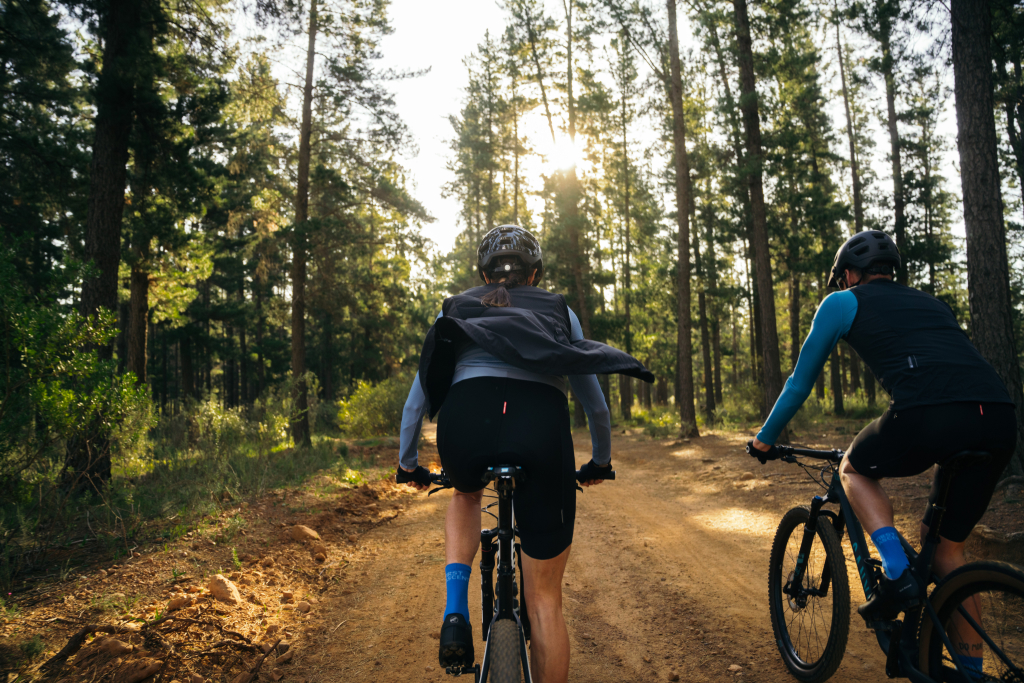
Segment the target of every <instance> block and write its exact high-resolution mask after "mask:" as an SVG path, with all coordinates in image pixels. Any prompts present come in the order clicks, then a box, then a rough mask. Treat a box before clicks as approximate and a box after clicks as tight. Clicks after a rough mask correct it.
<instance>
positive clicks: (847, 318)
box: [757, 290, 857, 445]
mask: <svg viewBox="0 0 1024 683" xmlns="http://www.w3.org/2000/svg"><path fill="white" fill-rule="evenodd" d="M856 317H857V297H856V296H854V294H853V292H851V291H849V290H846V291H843V292H834V293H832V294H829V295H828V296H827V297H825V300H824V301H822V302H821V305H819V306H818V310H817V312H816V313H815V314H814V322H813V323H811V331H810V333H809V334H808V335H807V339H806V341H804V345H803V346H802V347H801V348H800V358H798V359H797V362H796V367H795V368H794V369H793V374H792V375H790V376H789V379H788V380H786V386H785V387H784V388H783V389H782V393H781V394H779V399H778V400H777V401H776V402H775V407H773V408H772V412H771V414H770V415H769V416H768V419H767V420H766V421H765V423H764V426H763V427H761V431H760V432H758V434H757V439H758V441H761V442H762V443H766V444H769V445H770V444H774V443H775V440H776V439H778V438H779V434H781V433H782V430H783V429H784V428H785V427H786V424H788V423H789V421H790V420H791V419H793V416H794V415H796V411H797V410H799V409H800V406H802V405H803V403H804V401H806V400H807V397H808V396H809V395H810V394H811V389H812V388H813V387H814V380H815V379H817V377H818V373H820V372H821V370H822V368H824V367H825V361H826V360H828V357H829V354H831V353H832V349H833V348H835V345H836V344H838V343H839V340H840V339H842V338H844V337H845V336H846V335H847V333H848V332H849V331H850V327H851V326H852V325H853V320H854V318H856Z"/></svg>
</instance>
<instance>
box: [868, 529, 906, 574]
mask: <svg viewBox="0 0 1024 683" xmlns="http://www.w3.org/2000/svg"><path fill="white" fill-rule="evenodd" d="M871 542H872V543H874V544H875V547H876V548H878V554H879V555H881V556H882V569H884V570H885V575H886V576H888V577H889V578H890V579H898V578H900V574H902V573H903V570H904V569H906V568H907V567H909V566H910V562H909V561H908V560H907V554H906V553H905V552H903V546H902V545H901V544H900V535H899V533H897V531H896V529H894V528H893V527H891V526H884V527H882V528H881V529H879V530H878V531H876V532H875V533H873V534H871Z"/></svg>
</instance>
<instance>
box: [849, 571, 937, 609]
mask: <svg viewBox="0 0 1024 683" xmlns="http://www.w3.org/2000/svg"><path fill="white" fill-rule="evenodd" d="M920 599H921V587H920V586H919V585H918V583H917V579H915V578H914V577H913V575H912V574H911V573H910V568H909V567H908V568H906V569H904V570H903V573H902V574H900V575H899V578H896V579H890V578H888V577H887V576H885V575H882V576H881V577H880V578H879V579H878V590H876V591H875V594H874V595H872V596H871V599H870V600H868V601H867V602H865V603H864V604H863V605H861V606H860V607H858V608H857V612H858V613H859V614H860V615H861V616H862V617H864V618H865V619H867V620H868V621H875V620H883V621H891V620H892V619H895V618H896V617H897V616H899V613H900V612H905V611H907V610H908V609H910V608H911V607H915V606H916V605H918V604H919V603H920Z"/></svg>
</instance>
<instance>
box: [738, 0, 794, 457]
mask: <svg viewBox="0 0 1024 683" xmlns="http://www.w3.org/2000/svg"><path fill="white" fill-rule="evenodd" d="M733 8H734V10H735V14H736V42H737V45H738V47H739V65H740V84H741V95H740V108H741V109H742V111H743V127H744V128H745V129H746V134H747V162H748V163H747V165H748V175H747V183H748V184H749V187H750V208H751V213H752V215H753V220H754V230H753V234H752V235H751V237H752V239H751V246H752V247H753V249H754V262H755V264H756V272H757V290H758V295H759V296H758V298H759V302H758V303H759V306H760V309H761V311H760V313H761V316H760V317H761V321H760V324H761V352H762V354H763V358H764V367H763V368H762V370H763V375H764V400H765V407H766V409H767V408H769V407H771V406H773V405H775V399H777V398H778V397H779V394H780V393H782V369H781V367H780V363H779V333H778V330H777V329H776V322H775V290H774V287H773V284H772V264H771V255H770V253H769V251H768V228H767V221H766V216H765V205H764V187H763V185H762V178H761V172H762V170H761V165H762V161H763V160H762V153H761V122H760V118H759V116H758V105H757V91H756V89H755V86H754V55H753V48H752V44H751V39H750V24H749V21H748V19H747V0H733ZM780 438H782V439H785V438H786V434H785V433H784V434H782V435H781V436H780Z"/></svg>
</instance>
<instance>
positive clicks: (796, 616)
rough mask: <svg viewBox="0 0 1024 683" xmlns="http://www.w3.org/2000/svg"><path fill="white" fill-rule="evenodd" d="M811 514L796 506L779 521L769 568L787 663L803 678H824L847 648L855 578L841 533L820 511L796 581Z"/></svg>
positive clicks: (810, 682) (771, 600)
mask: <svg viewBox="0 0 1024 683" xmlns="http://www.w3.org/2000/svg"><path fill="white" fill-rule="evenodd" d="M810 515H811V512H810V510H809V509H807V508H805V507H799V508H793V509H792V510H790V511H789V512H787V513H786V516H785V517H783V518H782V522H780V523H779V528H778V531H776V532H775V540H774V541H773V542H772V554H771V564H770V566H769V567H768V609H769V611H770V612H771V617H772V630H773V631H774V632H775V643H776V645H777V646H778V648H779V652H780V653H781V654H782V660H783V662H785V664H786V668H788V669H789V671H790V673H792V674H793V676H794V677H795V678H796V679H797V680H799V681H804V682H805V683H821V681H824V680H827V679H828V678H829V677H830V676H831V675H832V674H834V673H835V671H836V669H838V668H839V663H840V662H841V661H842V659H843V655H844V654H845V652H846V638H847V636H848V635H849V633H850V582H849V579H848V577H847V575H846V562H845V561H844V560H843V549H842V546H841V545H840V543H839V538H838V536H836V532H835V529H834V528H833V527H832V523H831V522H830V521H829V519H828V518H827V517H826V516H824V515H821V516H819V517H818V522H817V525H816V527H817V528H816V529H815V532H814V536H813V538H812V542H811V547H810V551H809V552H808V553H807V557H806V567H805V571H804V575H803V578H802V580H801V581H800V584H799V585H795V584H794V580H795V578H796V576H795V575H796V568H797V562H798V560H799V559H800V545H801V543H802V541H803V537H804V528H805V527H806V525H807V521H808V520H809V519H810Z"/></svg>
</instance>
